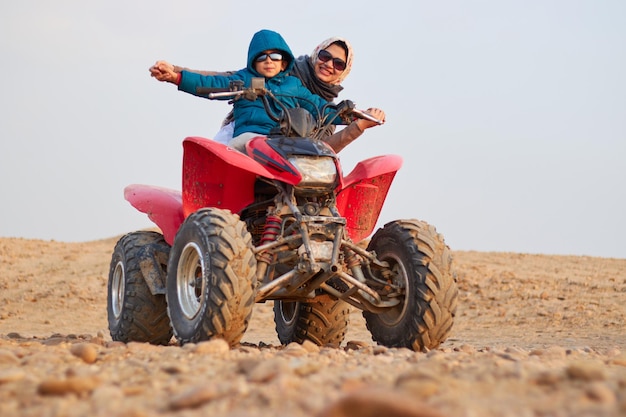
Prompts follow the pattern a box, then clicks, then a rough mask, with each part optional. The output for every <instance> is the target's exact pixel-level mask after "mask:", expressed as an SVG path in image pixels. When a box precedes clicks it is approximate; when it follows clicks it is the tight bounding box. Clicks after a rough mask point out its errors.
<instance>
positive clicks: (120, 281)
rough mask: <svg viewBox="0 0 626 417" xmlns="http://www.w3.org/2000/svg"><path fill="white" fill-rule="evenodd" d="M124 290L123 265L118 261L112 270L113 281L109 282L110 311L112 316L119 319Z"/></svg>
mask: <svg viewBox="0 0 626 417" xmlns="http://www.w3.org/2000/svg"><path fill="white" fill-rule="evenodd" d="M125 288H126V277H125V274H124V263H123V262H122V261H119V262H118V263H117V264H116V265H115V269H114V270H113V279H112V280H111V309H112V310H113V316H114V317H115V318H116V319H119V318H120V316H121V314H122V306H123V305H124V291H125Z"/></svg>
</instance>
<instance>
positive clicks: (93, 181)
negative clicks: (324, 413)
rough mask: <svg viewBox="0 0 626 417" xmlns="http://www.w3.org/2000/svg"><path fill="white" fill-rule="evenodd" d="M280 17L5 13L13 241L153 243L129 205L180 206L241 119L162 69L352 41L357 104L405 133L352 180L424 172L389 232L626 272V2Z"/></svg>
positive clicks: (2, 89)
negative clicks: (378, 163) (417, 225)
mask: <svg viewBox="0 0 626 417" xmlns="http://www.w3.org/2000/svg"><path fill="white" fill-rule="evenodd" d="M260 4H262V3H261V2H252V1H249V0H245V1H236V2H210V1H206V0H202V1H200V0H182V1H176V2H172V1H169V2H165V1H120V0H116V1H100V2H91V1H80V0H60V1H54V2H51V1H46V0H22V1H14V2H8V1H4V2H2V3H1V4H0V57H1V58H0V59H1V60H2V76H1V77H0V194H1V195H2V204H1V205H0V237H23V238H29V239H30V238H33V239H44V240H50V239H52V240H56V241H67V242H81V241H91V240H97V239H103V238H109V237H113V236H118V235H121V234H124V233H128V232H131V231H135V230H138V229H143V228H146V227H151V226H152V223H151V222H150V221H149V220H148V219H147V217H146V216H145V215H144V214H142V213H139V212H137V211H136V210H135V209H134V208H133V207H132V206H131V205H130V204H129V203H128V202H127V201H125V200H124V198H123V189H124V187H125V186H126V185H128V184H132V183H144V184H152V185H159V186H164V187H169V188H174V189H180V183H181V161H182V145H181V143H182V140H183V139H184V138H185V137H186V136H204V137H208V138H210V137H212V136H213V135H214V134H215V132H216V131H217V130H218V128H219V124H220V122H221V120H222V118H223V117H224V115H225V114H226V113H227V112H228V110H229V106H228V104H226V102H223V101H220V102H217V101H208V100H203V99H200V98H196V97H193V96H191V95H188V94H184V93H181V92H178V91H176V88H175V86H173V85H170V84H164V83H159V82H157V81H155V80H154V79H152V78H150V76H149V73H148V67H149V66H150V65H151V64H153V63H154V62H155V61H156V60H158V59H165V60H168V61H170V62H172V63H175V64H179V65H184V66H188V67H193V68H199V69H211V70H228V69H232V70H235V69H239V68H241V67H243V66H245V61H246V54H247V48H248V42H249V41H250V39H251V37H252V35H253V34H254V33H255V32H256V31H258V30H260V29H272V30H275V31H278V32H280V33H281V34H282V35H283V36H284V38H285V39H286V41H287V42H288V43H289V44H290V46H291V48H292V50H293V52H294V54H296V55H300V54H305V53H306V54H308V53H310V52H311V51H312V50H313V48H314V47H315V45H317V44H318V43H319V42H321V41H322V40H324V39H326V38H328V37H330V36H343V37H346V38H348V39H349V40H350V41H351V43H352V45H353V47H354V49H355V60H354V67H353V70H352V72H351V74H350V75H349V77H348V79H347V80H346V82H345V83H344V87H345V89H344V91H343V92H342V93H341V95H340V99H351V100H353V101H354V102H355V103H356V104H357V106H359V107H360V108H363V109H365V108H367V107H379V108H382V109H384V110H385V111H386V113H387V123H386V124H385V125H384V126H382V127H377V128H373V129H370V130H368V131H367V133H366V134H365V135H363V136H362V137H361V138H359V139H358V141H357V142H355V143H353V144H352V145H350V146H349V147H348V148H346V149H345V150H344V151H342V153H341V155H340V156H341V161H342V163H343V166H344V173H346V174H347V173H348V172H349V171H350V170H351V169H352V167H354V165H355V164H356V162H357V161H359V160H362V159H365V158H369V157H372V156H376V155H382V154H399V155H402V157H403V158H404V166H403V167H402V168H401V170H400V171H399V172H398V174H397V176H396V179H395V182H394V183H393V185H392V187H391V190H390V193H389V195H388V197H387V201H386V204H385V207H384V209H383V211H382V213H381V216H380V221H379V223H380V225H382V224H384V223H385V222H388V221H392V220H395V219H400V218H418V219H421V220H423V221H426V222H428V223H431V224H433V225H435V226H436V227H437V229H438V231H439V232H441V233H442V234H443V235H444V236H445V239H446V242H447V243H448V245H449V246H450V247H451V248H452V250H477V251H496V252H520V253H543V254H561V255H590V256H601V257H616V258H626V238H625V237H626V214H625V213H626V185H625V182H626V162H625V160H626V76H625V75H624V74H626V24H625V22H626V2H624V1H623V0H586V1H585V0H554V1H552V0H529V1H519V0H518V1H511V0H483V1H467V0H451V1H424V0H418V1H413V2H406V1H405V0H403V1H399V0H398V1H397V0H391V1H385V2H374V1H368V0H364V1H358V2H357V1H354V2H352V1H344V2H332V3H325V4H332V6H330V8H328V9H326V10H323V9H321V8H320V5H322V4H323V3H320V2H298V3H297V6H296V5H293V6H292V4H294V3H291V2H268V3H267V4H269V5H270V6H260ZM278 4H280V6H277V5H278Z"/></svg>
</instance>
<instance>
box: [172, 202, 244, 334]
mask: <svg viewBox="0 0 626 417" xmlns="http://www.w3.org/2000/svg"><path fill="white" fill-rule="evenodd" d="M255 287H256V259H255V257H254V253H253V248H252V237H251V235H250V233H248V231H247V230H246V225H245V223H243V222H242V221H240V220H239V216H237V215H235V214H232V213H231V212H230V211H227V210H220V209H214V208H209V209H202V210H198V211H197V212H195V213H192V214H191V215H189V217H187V219H186V220H185V222H184V223H183V224H182V225H181V227H180V229H179V231H178V233H177V234H176V238H175V239H174V245H173V246H172V249H171V251H170V261H169V264H168V275H167V283H166V295H167V310H168V314H169V316H170V321H171V323H172V327H173V329H174V334H175V335H176V338H177V340H178V341H179V342H180V343H181V344H184V343H188V342H199V341H202V340H209V339H212V338H218V337H219V338H222V339H224V340H226V342H228V343H229V345H230V346H234V345H236V344H237V343H239V341H240V340H241V338H242V337H243V334H244V332H245V331H246V329H247V328H248V323H249V322H250V317H251V315H252V307H253V306H254V296H255V291H254V290H255Z"/></svg>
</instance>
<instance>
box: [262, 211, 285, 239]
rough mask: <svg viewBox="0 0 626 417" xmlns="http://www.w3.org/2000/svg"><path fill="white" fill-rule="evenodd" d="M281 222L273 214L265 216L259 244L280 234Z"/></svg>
mask: <svg viewBox="0 0 626 417" xmlns="http://www.w3.org/2000/svg"><path fill="white" fill-rule="evenodd" d="M281 223H282V222H281V219H280V217H278V216H276V215H274V214H270V215H268V216H267V218H266V219H265V226H264V228H263V235H262V236H261V245H264V244H266V243H269V242H273V241H275V240H276V238H277V237H278V235H279V234H280V227H281Z"/></svg>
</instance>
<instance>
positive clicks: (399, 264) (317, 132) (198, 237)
mask: <svg viewBox="0 0 626 417" xmlns="http://www.w3.org/2000/svg"><path fill="white" fill-rule="evenodd" d="M198 93H199V94H204V95H206V96H208V97H209V98H218V97H222V98H223V97H234V99H244V100H245V99H247V100H262V101H263V103H264V105H265V109H266V111H267V112H268V114H269V115H270V117H272V118H274V120H276V121H277V122H279V125H280V128H279V129H277V131H276V132H274V133H272V134H270V135H268V136H267V137H266V136H258V137H256V138H254V139H252V140H251V141H250V142H249V143H248V144H247V147H246V152H247V154H244V153H241V152H238V151H236V150H234V149H232V148H230V147H228V146H225V145H222V144H221V143H218V142H215V141H213V140H209V139H203V138H200V137H188V138H186V139H185V140H184V141H183V181H182V192H179V191H173V190H169V189H164V188H160V187H154V186H148V185H130V186H128V187H126V189H125V192H124V196H125V198H126V200H128V201H129V202H130V203H131V204H132V205H133V206H134V207H135V208H136V209H137V210H139V211H141V212H143V213H146V214H147V215H148V217H149V218H150V219H151V220H152V221H153V222H154V223H155V224H156V225H157V226H158V227H159V229H160V230H161V231H162V233H157V232H152V231H138V232H133V233H129V234H127V235H125V236H123V237H122V238H121V239H120V240H119V241H118V242H117V245H116V246H115V249H114V252H113V256H112V260H111V267H110V272H109V282H108V298H107V313H108V320H109V330H110V332H111V336H112V338H113V340H116V341H122V342H131V341H136V342H149V343H153V344H168V343H169V342H170V340H171V338H172V335H174V336H176V339H177V341H178V342H179V343H180V344H184V343H191V342H200V341H203V340H209V339H213V338H222V339H224V340H226V341H227V342H228V343H229V344H230V345H231V346H235V345H237V344H238V343H239V342H240V341H241V339H242V337H243V335H244V333H245V331H246V329H247V327H248V324H249V323H250V318H251V315H252V310H253V306H254V304H255V303H263V302H266V301H268V300H273V302H274V321H275V324H276V332H277V333H278V338H279V340H280V342H281V343H283V344H288V343H291V342H298V343H302V342H303V341H305V340H309V341H312V342H313V343H315V344H317V345H320V346H323V345H328V346H335V347H338V346H339V345H340V344H341V343H342V341H343V339H344V336H345V334H346V330H347V327H348V322H349V314H350V306H354V307H356V308H358V309H361V310H362V311H363V316H364V318H365V322H366V325H367V328H368V329H369V331H370V332H371V334H372V338H373V340H374V341H376V342H377V343H379V344H381V345H384V346H388V347H406V348H409V349H413V350H415V351H425V350H428V349H433V348H436V347H437V346H439V345H440V344H441V343H442V342H443V341H444V340H445V339H446V338H447V337H448V335H449V333H450V330H451V328H452V325H453V321H454V316H455V312H456V307H457V297H458V289H457V283H456V281H455V276H454V274H453V272H452V265H451V264H452V256H451V252H450V249H449V248H448V246H447V245H446V244H445V242H444V239H443V237H442V236H441V235H440V234H439V233H437V232H436V230H435V228H434V227H433V226H431V225H429V224H427V223H425V222H423V221H420V220H415V219H412V220H396V221H392V222H389V223H387V224H386V225H385V226H384V227H383V228H381V229H378V230H377V231H376V232H375V233H374V234H373V236H372V237H371V239H370V240H369V243H368V241H367V239H366V238H367V237H368V236H370V234H371V233H372V231H373V229H374V227H375V224H376V222H377V220H378V216H379V213H380V210H381V208H382V206H383V203H384V201H385V198H386V196H387V192H388V190H389V187H390V185H391V182H392V180H393V178H394V176H395V174H396V172H397V171H398V169H399V168H400V166H401V164H402V159H401V158H400V157H399V156H395V155H387V156H378V157H374V158H371V159H367V160H364V161H362V162H360V163H358V164H357V165H356V167H355V168H354V170H353V171H352V172H351V173H350V174H349V175H347V176H343V175H342V172H341V167H340V163H339V158H338V157H337V155H336V154H335V152H334V151H333V150H332V149H331V148H330V147H329V146H328V145H326V144H325V143H324V142H323V141H321V140H320V139H319V138H322V137H324V135H325V134H326V133H327V130H328V129H329V128H330V126H331V124H330V122H331V120H328V119H329V118H330V117H323V116H321V115H319V117H318V118H317V119H314V118H313V117H312V115H311V114H310V113H308V112H306V111H305V110H304V109H302V108H296V109H293V108H290V109H287V108H286V107H285V106H284V105H282V104H281V102H280V100H279V99H277V98H276V97H275V96H274V95H273V94H272V93H271V92H270V91H268V90H266V89H265V87H264V83H263V80H262V79H259V80H255V82H253V86H252V87H251V88H243V87H242V86H241V84H235V83H232V84H231V86H230V88H229V89H228V91H227V92H224V90H222V92H215V91H214V90H211V91H207V89H204V91H200V90H199V91H198ZM329 106H332V107H333V112H331V113H333V117H340V118H341V120H342V123H344V124H347V123H349V122H350V121H351V120H354V118H357V117H358V118H369V119H370V120H372V117H371V116H370V115H368V114H367V113H364V112H361V111H359V110H356V109H355V108H354V104H353V103H352V102H350V101H343V102H341V103H339V104H337V105H335V104H330V105H329ZM335 112H336V113H335ZM324 114H326V113H324ZM315 120H319V122H316V121H315Z"/></svg>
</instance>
